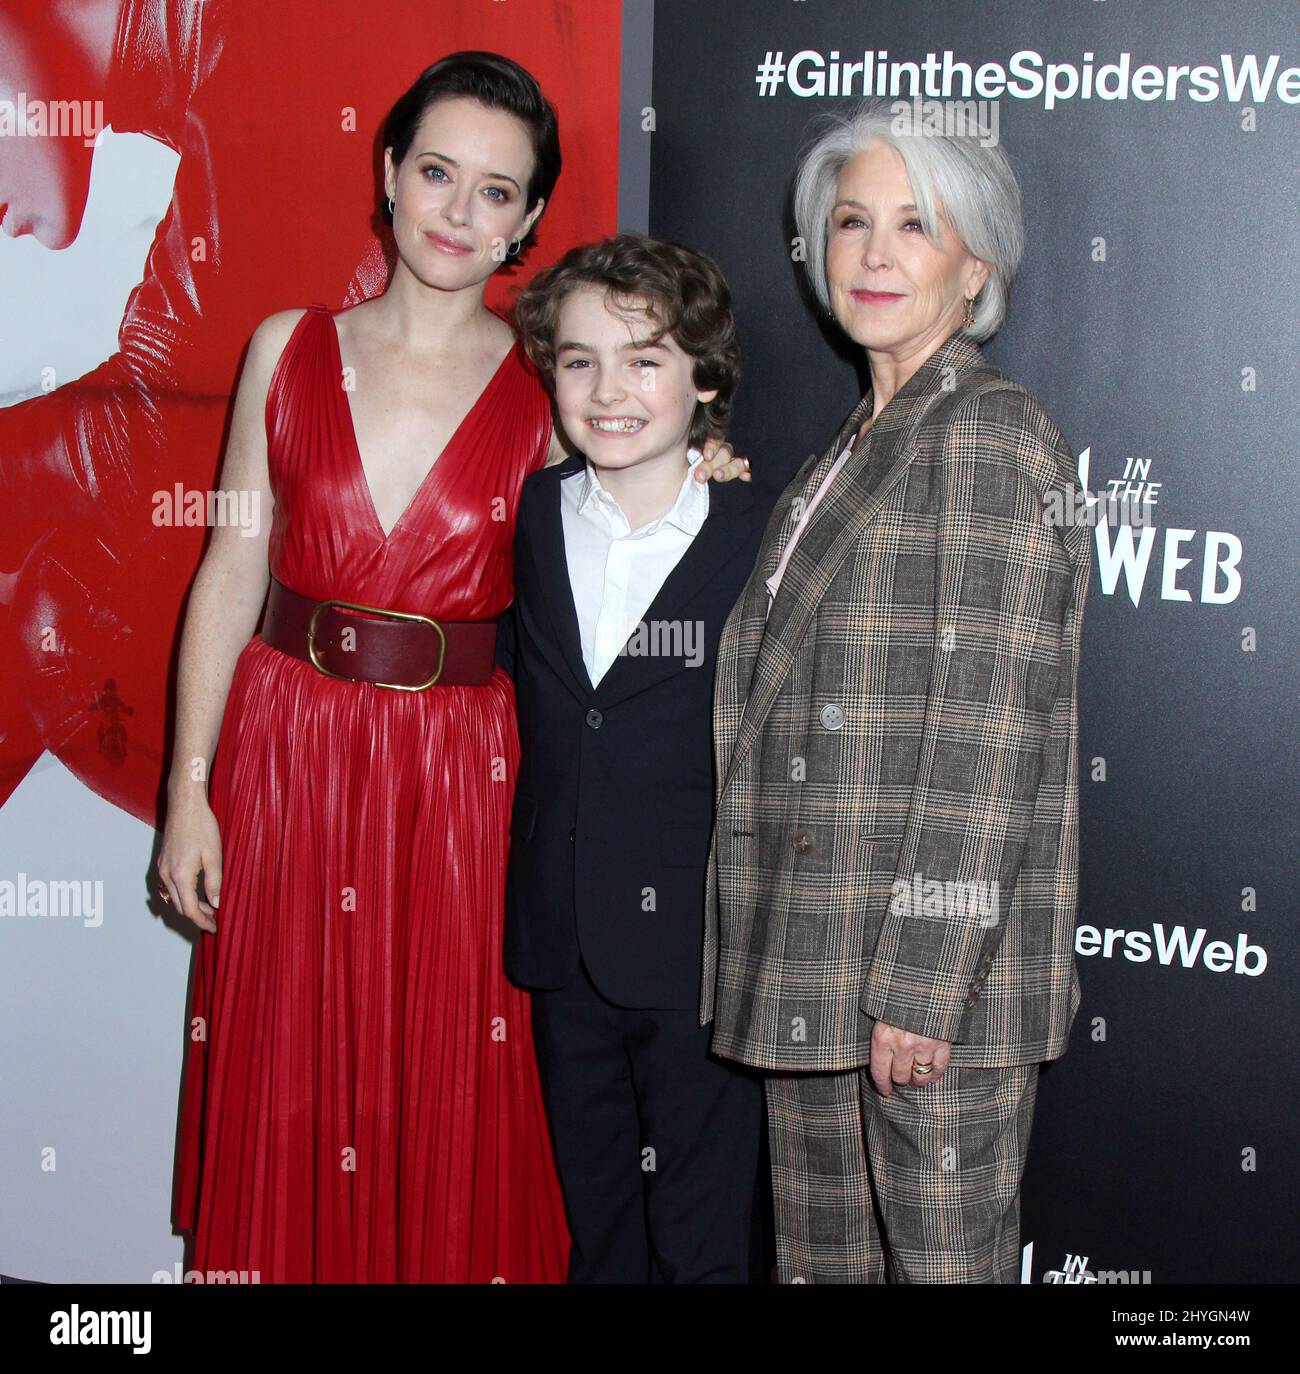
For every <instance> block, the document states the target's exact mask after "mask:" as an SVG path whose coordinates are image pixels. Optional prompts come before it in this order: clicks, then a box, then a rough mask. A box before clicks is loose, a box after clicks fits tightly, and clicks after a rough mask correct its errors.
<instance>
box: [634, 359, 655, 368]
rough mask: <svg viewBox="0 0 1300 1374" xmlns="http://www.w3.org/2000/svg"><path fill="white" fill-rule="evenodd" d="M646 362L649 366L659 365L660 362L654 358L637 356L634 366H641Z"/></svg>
mask: <svg viewBox="0 0 1300 1374" xmlns="http://www.w3.org/2000/svg"><path fill="white" fill-rule="evenodd" d="M642 363H644V364H645V365H646V366H647V367H658V366H659V364H658V363H657V362H655V360H654V359H653V358H637V359H636V361H635V362H634V363H633V364H632V366H633V367H640V366H641V364H642Z"/></svg>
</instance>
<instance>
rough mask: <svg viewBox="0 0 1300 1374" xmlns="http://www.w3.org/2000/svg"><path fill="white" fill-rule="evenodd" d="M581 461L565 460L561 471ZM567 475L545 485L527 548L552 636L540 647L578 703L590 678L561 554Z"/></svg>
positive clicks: (585, 696)
mask: <svg viewBox="0 0 1300 1374" xmlns="http://www.w3.org/2000/svg"><path fill="white" fill-rule="evenodd" d="M581 462H582V460H581V459H578V458H568V459H566V460H565V462H564V463H563V464H562V465H561V469H563V468H564V467H568V465H569V464H570V463H574V464H577V465H578V468H577V470H579V471H580V470H581ZM565 476H566V474H565V473H564V472H563V470H561V472H560V473H559V474H558V475H557V478H558V480H556V481H554V482H551V483H549V484H548V487H549V490H548V492H547V499H546V501H545V502H539V503H538V506H539V511H538V519H537V524H536V526H535V527H534V528H533V529H532V530H531V532H530V533H531V538H530V540H529V543H530V546H531V547H532V549H533V553H534V558H535V561H536V563H537V572H538V580H539V581H540V583H541V586H542V597H543V600H544V601H545V603H546V609H547V612H548V614H549V616H550V619H551V625H552V628H553V630H554V634H553V635H551V636H548V637H547V638H546V639H545V640H544V642H543V645H542V648H543V651H544V652H545V653H546V655H547V657H548V658H549V659H550V660H551V663H552V666H553V667H554V668H555V669H556V671H557V672H559V673H561V674H562V675H563V676H564V677H566V678H567V679H568V681H569V686H570V687H571V689H572V690H573V694H574V695H575V696H576V697H577V698H578V699H579V700H580V701H587V700H588V699H589V698H590V697H591V693H592V690H593V689H592V685H591V678H589V677H588V676H587V665H586V664H585V663H584V662H583V660H582V639H581V636H580V634H579V632H578V608H577V606H576V605H575V604H574V601H573V587H572V586H571V584H570V582H569V560H568V557H567V556H566V554H565V551H564V520H563V516H562V515H561V513H560V511H561V506H560V502H561V499H562V498H561V496H560V484H561V483H562V482H563V481H564V480H565Z"/></svg>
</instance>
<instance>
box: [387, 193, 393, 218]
mask: <svg viewBox="0 0 1300 1374" xmlns="http://www.w3.org/2000/svg"><path fill="white" fill-rule="evenodd" d="M394 208H395V207H394V205H393V198H392V196H389V197H388V213H389V214H390V215H391V214H392V213H393V210H394Z"/></svg>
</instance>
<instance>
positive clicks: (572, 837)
mask: <svg viewBox="0 0 1300 1374" xmlns="http://www.w3.org/2000/svg"><path fill="white" fill-rule="evenodd" d="M577 835H578V832H577V831H576V830H570V831H569V843H570V844H574V843H575V842H576V840H577Z"/></svg>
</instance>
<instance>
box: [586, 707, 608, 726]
mask: <svg viewBox="0 0 1300 1374" xmlns="http://www.w3.org/2000/svg"><path fill="white" fill-rule="evenodd" d="M604 719H605V717H604V716H602V715H601V714H600V712H599V711H598V710H596V708H595V707H594V706H593V707H592V708H591V710H590V711H588V712H587V724H588V725H590V726H591V728H592V729H593V730H599V729H600V723H601V721H602V720H604Z"/></svg>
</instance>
